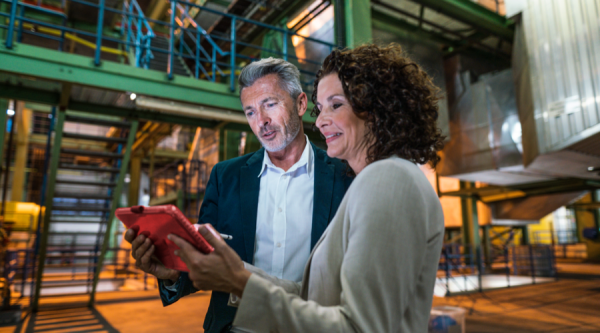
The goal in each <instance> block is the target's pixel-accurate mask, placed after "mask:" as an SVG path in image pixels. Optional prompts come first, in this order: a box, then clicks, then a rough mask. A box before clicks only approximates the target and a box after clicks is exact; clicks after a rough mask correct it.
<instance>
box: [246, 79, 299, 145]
mask: <svg viewBox="0 0 600 333" xmlns="http://www.w3.org/2000/svg"><path fill="white" fill-rule="evenodd" d="M304 96H306V95H305V94H304V93H302V94H301V95H300V96H299V97H298V99H299V100H302V99H303V98H305V97H304ZM241 100H242V107H243V109H244V113H245V114H246V118H247V119H248V124H249V125H250V127H251V128H252V131H253V132H254V134H255V135H256V137H258V140H259V141H260V143H261V144H262V145H263V147H265V149H266V150H267V151H270V152H275V151H280V150H282V149H284V148H285V147H287V145H288V144H290V143H291V142H292V141H293V140H294V139H295V138H296V136H297V135H298V133H299V132H300V128H301V126H302V121H301V117H302V115H303V114H304V112H306V106H304V105H303V104H302V103H299V102H298V101H294V100H293V99H292V97H291V96H290V94H289V93H288V92H287V91H285V90H283V89H282V88H281V87H280V85H279V78H278V77H277V75H276V74H270V75H267V76H265V77H262V78H260V79H258V80H256V82H254V84H253V85H252V86H250V87H246V88H244V89H242V93H241Z"/></svg>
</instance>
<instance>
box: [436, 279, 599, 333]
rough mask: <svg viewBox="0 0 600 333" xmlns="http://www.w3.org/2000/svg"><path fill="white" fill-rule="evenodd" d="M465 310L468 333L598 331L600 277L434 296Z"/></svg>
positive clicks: (439, 303) (441, 303)
mask: <svg viewBox="0 0 600 333" xmlns="http://www.w3.org/2000/svg"><path fill="white" fill-rule="evenodd" d="M433 305H434V306H440V305H450V306H460V307H462V308H465V309H467V311H468V315H467V321H466V332H467V333H475V332H477V333H505V332H511V333H538V332H540V333H541V332H544V333H545V332H553V333H584V332H589V333H592V332H595V333H597V332H600V321H599V320H598V318H600V280H596V279H592V280H571V279H564V280H560V281H558V282H550V283H544V284H539V285H530V286H522V287H514V288H508V289H498V290H493V291H488V292H484V293H475V294H470V295H462V296H451V297H445V298H437V297H436V298H434V301H433Z"/></svg>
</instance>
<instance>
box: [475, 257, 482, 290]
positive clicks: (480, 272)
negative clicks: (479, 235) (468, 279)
mask: <svg viewBox="0 0 600 333" xmlns="http://www.w3.org/2000/svg"><path fill="white" fill-rule="evenodd" d="M475 252H476V253H475V256H476V258H477V271H478V274H477V276H478V279H479V281H478V282H479V292H482V291H483V286H482V275H483V260H482V258H481V248H480V247H479V246H477V247H476V248H475Z"/></svg>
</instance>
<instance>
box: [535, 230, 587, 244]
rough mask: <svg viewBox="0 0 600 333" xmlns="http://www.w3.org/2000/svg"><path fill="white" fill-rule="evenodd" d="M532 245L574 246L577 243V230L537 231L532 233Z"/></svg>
mask: <svg viewBox="0 0 600 333" xmlns="http://www.w3.org/2000/svg"><path fill="white" fill-rule="evenodd" d="M532 240H533V243H534V244H552V245H556V244H559V245H566V244H576V243H578V242H579V239H578V237H577V230H575V229H566V230H554V231H550V230H537V231H534V232H533V239H532Z"/></svg>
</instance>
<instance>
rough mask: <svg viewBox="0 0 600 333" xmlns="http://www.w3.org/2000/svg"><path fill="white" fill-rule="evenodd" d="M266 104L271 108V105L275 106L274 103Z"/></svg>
mask: <svg viewBox="0 0 600 333" xmlns="http://www.w3.org/2000/svg"><path fill="white" fill-rule="evenodd" d="M267 106H268V107H270V108H272V107H274V106H275V103H269V104H267Z"/></svg>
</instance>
